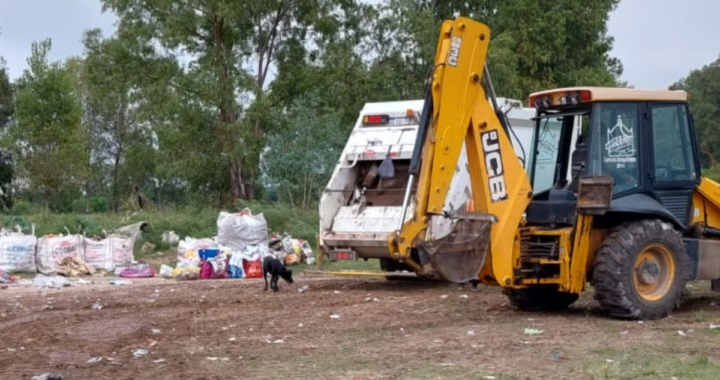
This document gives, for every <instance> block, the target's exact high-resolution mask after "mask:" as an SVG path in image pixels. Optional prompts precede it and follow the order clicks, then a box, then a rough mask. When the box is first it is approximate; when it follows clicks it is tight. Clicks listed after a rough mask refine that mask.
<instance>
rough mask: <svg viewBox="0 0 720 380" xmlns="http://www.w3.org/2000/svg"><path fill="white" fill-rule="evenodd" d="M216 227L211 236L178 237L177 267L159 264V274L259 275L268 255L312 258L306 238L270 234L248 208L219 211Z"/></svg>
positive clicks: (289, 262)
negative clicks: (179, 238)
mask: <svg viewBox="0 0 720 380" xmlns="http://www.w3.org/2000/svg"><path fill="white" fill-rule="evenodd" d="M217 229H218V234H217V236H215V237H213V238H201V239H196V238H193V237H189V236H188V237H185V238H184V239H183V240H180V241H179V242H178V248H177V260H178V261H177V265H176V267H175V268H172V267H170V266H169V265H162V266H161V267H160V276H162V277H164V278H167V279H170V278H174V279H178V280H196V279H221V278H258V277H262V262H263V260H264V259H265V257H267V256H273V257H276V258H278V259H280V260H281V261H283V262H284V263H285V264H286V265H296V264H299V263H303V262H304V263H308V264H313V263H314V262H315V257H314V255H313V251H312V249H311V248H310V245H309V244H308V242H306V241H303V240H299V239H293V238H292V236H290V235H287V234H285V236H280V235H278V234H272V235H271V234H269V230H268V224H267V221H266V220H265V217H264V215H263V214H262V213H259V214H257V215H253V213H252V212H251V211H250V209H247V208H246V209H243V210H242V211H240V212H239V213H229V212H225V211H223V212H220V215H219V216H218V219H217Z"/></svg>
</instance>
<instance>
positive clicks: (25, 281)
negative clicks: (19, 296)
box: [17, 278, 33, 286]
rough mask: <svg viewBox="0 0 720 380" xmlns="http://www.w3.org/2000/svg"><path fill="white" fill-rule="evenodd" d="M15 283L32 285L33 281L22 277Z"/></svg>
mask: <svg viewBox="0 0 720 380" xmlns="http://www.w3.org/2000/svg"><path fill="white" fill-rule="evenodd" d="M17 284H18V285H22V286H29V285H32V284H33V282H32V280H28V279H26V278H23V279H22V280H19V281H18V282H17Z"/></svg>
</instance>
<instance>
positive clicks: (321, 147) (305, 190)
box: [263, 93, 345, 208]
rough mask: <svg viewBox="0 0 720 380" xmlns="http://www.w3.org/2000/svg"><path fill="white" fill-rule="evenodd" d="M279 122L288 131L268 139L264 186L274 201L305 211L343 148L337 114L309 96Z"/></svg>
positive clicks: (275, 134)
mask: <svg viewBox="0 0 720 380" xmlns="http://www.w3.org/2000/svg"><path fill="white" fill-rule="evenodd" d="M279 119H281V120H279V122H280V123H282V124H284V125H286V126H287V127H288V128H287V130H286V131H281V132H276V133H274V134H272V135H271V136H270V138H269V144H268V150H267V152H265V154H264V155H263V156H264V168H265V173H266V175H267V176H268V178H269V180H268V186H269V187H270V188H272V189H274V195H275V196H277V198H278V200H280V201H282V202H285V203H288V204H290V205H291V206H292V207H298V206H299V207H304V208H307V207H310V206H312V205H313V204H314V202H315V201H317V200H318V199H319V198H320V195H321V192H322V190H323V189H324V188H325V185H326V184H327V181H328V179H329V178H330V174H331V173H332V171H333V169H334V167H335V163H336V162H337V157H338V156H339V155H340V152H341V151H342V148H343V146H344V145H345V139H344V135H345V134H343V133H338V131H340V130H343V129H344V128H343V125H342V124H341V123H340V120H341V118H340V113H339V112H338V111H337V110H335V109H333V108H330V107H327V106H323V105H321V103H320V99H319V97H318V96H317V95H316V94H314V93H310V94H308V95H306V96H303V97H301V98H299V99H297V100H296V101H294V102H293V104H292V105H291V106H290V107H289V108H288V110H287V113H285V114H283V115H280V116H279Z"/></svg>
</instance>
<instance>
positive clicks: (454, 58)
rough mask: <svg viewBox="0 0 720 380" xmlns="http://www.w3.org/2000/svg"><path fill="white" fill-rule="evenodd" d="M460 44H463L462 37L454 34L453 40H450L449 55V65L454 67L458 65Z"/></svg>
mask: <svg viewBox="0 0 720 380" xmlns="http://www.w3.org/2000/svg"><path fill="white" fill-rule="evenodd" d="M460 45H462V38H460V37H457V36H453V38H452V42H450V56H449V57H448V65H450V66H452V67H457V64H458V57H459V56H460Z"/></svg>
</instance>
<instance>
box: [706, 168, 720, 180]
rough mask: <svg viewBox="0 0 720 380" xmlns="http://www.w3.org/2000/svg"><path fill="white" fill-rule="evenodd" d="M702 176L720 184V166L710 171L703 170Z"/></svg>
mask: <svg viewBox="0 0 720 380" xmlns="http://www.w3.org/2000/svg"><path fill="white" fill-rule="evenodd" d="M702 175H704V176H705V177H708V178H710V179H712V180H713V181H716V182H720V165H715V166H713V167H711V168H709V169H703V170H702Z"/></svg>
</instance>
